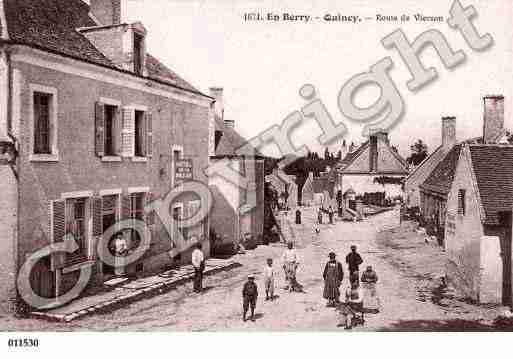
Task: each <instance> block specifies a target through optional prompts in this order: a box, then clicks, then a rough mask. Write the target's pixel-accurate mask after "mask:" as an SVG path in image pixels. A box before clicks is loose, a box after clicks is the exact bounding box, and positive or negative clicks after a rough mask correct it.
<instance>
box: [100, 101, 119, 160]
mask: <svg viewBox="0 0 513 359" xmlns="http://www.w3.org/2000/svg"><path fill="white" fill-rule="evenodd" d="M98 102H100V103H102V104H103V105H104V109H103V110H104V111H105V112H104V124H103V125H104V131H105V133H106V132H107V130H106V128H107V126H106V118H107V116H106V115H107V113H106V112H107V106H111V107H115V108H116V110H115V112H114V118H113V124H114V128H115V130H116V131H114V133H113V144H112V145H113V146H114V151H113V152H114V154H113V155H107V154H106V151H105V149H106V148H107V144H106V137H107V136H105V137H104V139H103V141H104V142H103V147H104V152H105V154H104V155H103V157H102V161H103V162H121V154H120V153H118V150H119V147H120V145H121V144H119V143H117V141H120V140H121V138H120V137H121V136H120V135H121V130H122V128H121V126H122V118H121V117H122V114H121V109H122V104H121V101H119V100H116V99H112V98H108V97H100V98H99V99H98Z"/></svg>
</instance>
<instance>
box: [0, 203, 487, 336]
mask: <svg viewBox="0 0 513 359" xmlns="http://www.w3.org/2000/svg"><path fill="white" fill-rule="evenodd" d="M313 215H314V213H313V211H312V210H308V211H305V213H304V216H305V217H306V218H304V221H303V225H302V226H300V227H301V228H303V229H302V233H300V234H299V235H297V236H296V244H297V246H296V248H297V249H298V254H299V255H300V259H301V265H300V269H299V272H298V280H299V282H300V283H301V284H302V285H304V290H305V293H289V292H288V291H285V290H283V286H284V280H283V273H282V271H281V268H280V261H279V258H280V256H281V253H282V252H283V250H284V246H283V244H278V243H275V244H272V245H270V246H260V247H258V248H257V249H255V250H252V251H247V252H246V253H245V254H239V255H237V256H235V258H234V259H235V260H236V261H237V262H239V263H240V264H241V266H239V267H237V268H235V269H231V270H229V271H225V272H220V273H217V274H215V275H212V276H208V277H207V278H206V280H205V283H204V284H205V287H206V291H205V292H204V293H202V294H194V293H193V292H192V288H191V283H187V284H186V285H183V286H180V287H178V288H176V289H175V290H172V291H170V292H168V293H165V294H162V295H157V296H155V297H152V298H149V299H144V300H141V301H138V302H135V303H132V304H130V305H128V306H126V307H124V308H121V309H118V310H115V311H112V312H110V313H106V314H95V315H93V316H89V317H85V318H83V319H79V320H76V321H73V322H71V323H68V324H64V323H51V322H46V321H41V320H36V319H21V320H20V319H17V320H7V318H2V319H0V329H1V330H38V331H39V330H116V331H119V330H127V331H130V330H148V331H151V330H165V331H169V330H177V331H225V330H243V331H248V330H249V331H252V330H313V331H318V330H340V329H341V328H337V323H338V316H337V312H336V311H335V309H333V308H327V307H326V302H325V300H324V299H323V298H322V290H323V280H322V270H323V266H324V264H325V262H326V260H327V254H328V253H329V252H330V251H335V252H336V253H337V255H338V259H339V260H341V261H344V257H345V255H346V254H347V253H348V251H349V246H350V245H351V244H355V245H357V246H358V251H359V252H360V254H361V255H362V257H363V259H364V263H363V267H365V266H366V265H373V266H374V268H375V269H376V271H377V273H378V275H379V292H380V296H381V299H382V306H383V308H382V311H381V312H380V313H379V314H367V315H366V323H365V325H364V326H363V327H357V328H355V329H354V330H405V329H409V330H414V329H417V330H436V329H442V330H443V329H446V330H447V329H450V328H449V327H447V326H446V325H445V324H444V325H445V326H444V325H442V326H441V324H440V322H441V321H445V322H444V323H446V321H450V320H457V321H459V322H458V323H459V325H462V323H463V325H465V323H467V325H468V323H473V324H472V325H471V326H469V327H468V328H469V329H476V328H479V329H484V328H486V327H484V326H482V327H481V326H479V325H477V324H476V323H477V320H479V319H488V320H491V319H493V317H494V315H495V314H496V313H495V310H493V309H490V308H479V307H477V306H474V305H471V304H466V303H463V302H461V303H460V302H458V303H459V304H456V305H454V303H452V304H451V303H449V304H448V303H445V304H442V302H441V301H440V298H438V300H436V298H431V297H430V296H432V295H433V294H432V293H431V289H430V288H433V286H434V285H436V283H437V280H438V279H437V276H438V275H440V273H436V271H437V270H438V269H436V267H435V266H430V267H433V273H422V275H419V274H418V273H413V272H411V271H410V272H409V270H404V268H403V267H401V264H404V262H402V260H400V259H399V260H398V259H397V258H393V255H392V256H391V255H389V254H387V253H394V251H395V252H397V253H400V250H401V249H400V247H398V246H395V247H394V246H393V245H391V246H389V247H388V248H386V247H384V246H383V243H378V242H377V238H378V237H377V234H378V232H380V231H382V230H387V229H391V228H394V227H397V226H398V225H399V223H398V212H397V211H396V210H394V211H389V212H385V213H382V214H380V215H377V216H374V217H370V218H367V219H366V220H364V221H362V222H358V223H353V222H337V223H336V224H335V225H331V226H330V225H322V227H321V228H322V229H321V232H320V234H319V235H317V234H315V233H314V231H313V230H312V227H313V217H314V216H313ZM385 244H386V243H385ZM404 248H406V249H408V248H412V247H404ZM434 251H435V252H434V253H437V252H438V251H439V249H434ZM268 257H271V258H274V259H275V263H276V267H277V268H278V272H279V276H278V281H277V290H276V294H277V295H278V296H279V298H277V300H275V301H274V302H266V301H264V299H265V293H264V292H263V284H262V276H261V275H260V276H258V275H257V283H258V286H259V290H260V296H259V299H258V304H257V310H256V313H257V320H256V322H251V321H248V322H246V323H244V322H243V321H242V320H241V289H242V285H243V283H244V281H245V280H246V277H247V275H248V274H249V273H257V274H258V273H261V271H262V268H263V265H264V263H265V259H266V258H268ZM344 268H346V266H345V265H344ZM426 280H427V281H428V282H427V283H425V282H426ZM347 283H348V281H347V269H345V278H344V283H343V288H345V287H346V286H347ZM461 329H462V328H461V327H460V330H461Z"/></svg>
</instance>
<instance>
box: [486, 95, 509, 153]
mask: <svg viewBox="0 0 513 359" xmlns="http://www.w3.org/2000/svg"><path fill="white" fill-rule="evenodd" d="M483 104H484V114H483V143H485V144H486V143H497V141H499V140H500V137H502V135H503V134H504V132H505V131H504V96H502V95H488V96H485V97H484V98H483Z"/></svg>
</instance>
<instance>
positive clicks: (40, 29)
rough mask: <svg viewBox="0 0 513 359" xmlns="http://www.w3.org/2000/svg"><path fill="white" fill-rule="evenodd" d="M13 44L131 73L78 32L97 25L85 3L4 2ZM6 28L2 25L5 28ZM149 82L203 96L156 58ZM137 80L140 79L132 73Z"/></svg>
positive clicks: (150, 58)
mask: <svg viewBox="0 0 513 359" xmlns="http://www.w3.org/2000/svg"><path fill="white" fill-rule="evenodd" d="M3 1H4V9H5V17H6V21H7V30H8V34H9V41H10V42H11V43H15V44H21V45H27V46H30V47H34V48H37V49H40V50H44V51H48V52H52V53H56V54H59V55H63V56H67V57H71V58H74V59H77V60H81V61H85V62H89V63H93V64H96V65H100V66H103V67H108V68H111V69H114V70H117V71H122V72H128V71H126V70H123V69H120V68H118V67H116V66H115V65H114V64H113V62H112V61H111V60H109V59H108V58H107V57H106V56H105V55H103V54H102V53H101V51H99V50H98V49H97V48H96V47H95V46H94V45H93V44H92V43H91V42H90V41H89V40H88V39H87V38H86V37H85V36H84V35H82V34H81V33H80V32H79V31H77V29H78V28H86V27H94V26H97V24H96V23H95V22H94V20H93V19H92V18H91V17H90V16H89V6H88V5H87V4H86V3H84V2H83V1H82V0H3ZM4 26H5V24H0V27H2V31H3V27H4ZM147 68H148V78H149V79H152V80H155V81H158V82H161V83H163V84H166V85H170V86H173V87H176V88H179V89H183V90H186V91H190V92H193V93H196V94H199V95H202V96H206V95H204V94H202V93H201V92H200V91H199V90H197V89H196V88H194V87H193V86H192V85H190V84H189V83H188V82H187V81H185V80H183V79H182V78H180V77H179V76H178V75H177V74H176V73H174V72H173V71H171V70H170V69H168V68H167V67H166V66H165V65H163V64H162V63H161V62H160V61H159V60H158V59H156V58H155V57H153V56H151V55H148V56H147ZM131 74H132V75H133V76H138V75H136V74H134V73H131Z"/></svg>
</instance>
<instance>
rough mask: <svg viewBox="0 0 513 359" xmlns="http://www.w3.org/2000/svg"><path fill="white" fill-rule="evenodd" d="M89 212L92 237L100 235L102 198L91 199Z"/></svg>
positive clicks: (101, 230)
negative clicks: (91, 220) (91, 221)
mask: <svg viewBox="0 0 513 359" xmlns="http://www.w3.org/2000/svg"><path fill="white" fill-rule="evenodd" d="M91 214H92V219H93V237H101V236H102V234H103V215H102V198H101V197H94V198H92V199H91Z"/></svg>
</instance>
